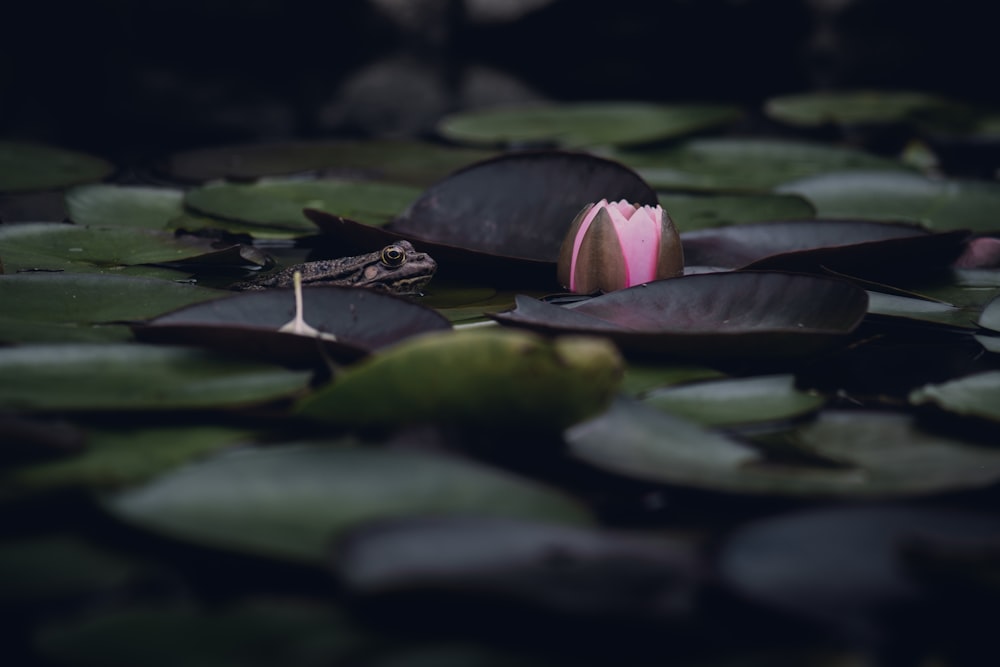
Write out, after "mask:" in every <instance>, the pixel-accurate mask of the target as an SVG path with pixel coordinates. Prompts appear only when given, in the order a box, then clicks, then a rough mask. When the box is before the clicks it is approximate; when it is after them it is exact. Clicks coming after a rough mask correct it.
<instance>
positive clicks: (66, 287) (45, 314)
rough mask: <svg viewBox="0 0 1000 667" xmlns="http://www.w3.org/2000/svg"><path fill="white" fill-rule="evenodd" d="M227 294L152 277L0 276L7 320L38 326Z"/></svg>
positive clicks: (138, 314)
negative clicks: (32, 323) (38, 324)
mask: <svg viewBox="0 0 1000 667" xmlns="http://www.w3.org/2000/svg"><path fill="white" fill-rule="evenodd" d="M227 294H229V292H225V291H222V290H214V289H208V288H205V287H197V286H195V285H187V284H181V283H175V282H171V281H168V280H156V279H152V278H129V277H126V276H107V275H98V274H67V273H22V274H16V275H0V312H2V313H3V317H4V318H5V319H8V318H9V319H10V320H17V321H24V322H39V323H52V324H55V323H73V324H104V323H109V322H129V321H134V320H144V319H148V318H150V317H155V316H157V315H160V314H162V313H165V312H167V311H170V310H175V309H177V308H181V307H182V306H188V305H191V304H194V303H200V302H203V301H209V300H211V299H218V298H219V297H223V296H226V295H227Z"/></svg>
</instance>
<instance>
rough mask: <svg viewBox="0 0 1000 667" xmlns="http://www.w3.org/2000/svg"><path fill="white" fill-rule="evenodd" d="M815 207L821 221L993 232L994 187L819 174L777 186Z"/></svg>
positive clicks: (901, 176)
mask: <svg viewBox="0 0 1000 667" xmlns="http://www.w3.org/2000/svg"><path fill="white" fill-rule="evenodd" d="M777 191H778V192H783V193H789V194H797V195H801V196H803V197H805V198H806V199H808V200H809V201H811V202H812V203H813V204H814V205H815V206H816V212H817V215H818V216H819V217H821V218H858V219H866V220H911V221H914V222H919V223H922V224H924V225H927V226H928V227H931V228H932V229H938V230H951V229H966V230H972V231H985V232H989V231H997V230H1000V223H998V222H997V219H996V215H994V211H996V210H997V209H998V207H1000V183H989V182H986V181H973V180H958V179H952V180H940V179H931V178H927V177H925V176H921V175H919V174H912V173H905V172H899V171H853V172H836V173H828V174H819V175H815V176H811V177H809V178H804V179H801V180H797V181H791V182H787V183H784V184H782V185H781V186H780V187H778V188H777Z"/></svg>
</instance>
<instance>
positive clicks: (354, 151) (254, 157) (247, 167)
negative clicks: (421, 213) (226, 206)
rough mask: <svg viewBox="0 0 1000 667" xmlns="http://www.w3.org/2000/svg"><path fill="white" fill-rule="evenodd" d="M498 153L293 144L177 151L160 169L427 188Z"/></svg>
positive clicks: (209, 176)
mask: <svg viewBox="0 0 1000 667" xmlns="http://www.w3.org/2000/svg"><path fill="white" fill-rule="evenodd" d="M491 155H492V152H488V151H482V150H476V149H471V148H457V147H454V146H444V145H441V144H434V143H429V142H423V141H400V140H367V141H308V142H306V141H291V142H280V143H266V144H242V145H234V146H222V147H219V148H204V149H198V150H192V151H185V152H182V153H175V154H173V155H171V156H170V157H169V158H167V159H166V160H165V161H164V164H163V165H161V168H160V171H162V172H164V173H165V174H166V175H168V176H170V177H172V178H175V179H177V180H180V181H184V182H188V183H205V182H208V181H217V180H231V181H237V182H247V181H251V180H255V179H258V178H260V177H262V176H281V175H291V174H300V173H303V172H313V173H317V174H319V175H320V176H323V177H339V178H366V179H372V180H383V181H388V182H391V183H403V184H407V185H416V186H426V185H430V184H431V183H433V182H434V181H436V180H438V179H439V178H443V177H444V176H446V175H448V174H449V173H451V172H453V171H455V170H456V169H459V168H461V167H464V166H465V165H468V164H472V163H473V162H477V161H479V160H484V159H486V158H488V157H490V156H491Z"/></svg>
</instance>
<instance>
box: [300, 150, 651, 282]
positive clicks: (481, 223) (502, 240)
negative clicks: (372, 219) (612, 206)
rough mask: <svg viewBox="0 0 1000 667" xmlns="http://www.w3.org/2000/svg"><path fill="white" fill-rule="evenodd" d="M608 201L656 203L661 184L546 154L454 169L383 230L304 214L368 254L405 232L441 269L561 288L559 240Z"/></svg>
mask: <svg viewBox="0 0 1000 667" xmlns="http://www.w3.org/2000/svg"><path fill="white" fill-rule="evenodd" d="M600 199H608V200H618V199H627V200H628V201H630V202H633V203H637V204H650V205H656V204H657V196H656V193H655V192H654V191H653V189H652V188H650V187H649V185H648V184H646V182H645V181H643V180H642V178H641V177H640V176H639V175H638V174H636V173H635V172H633V171H632V170H630V169H629V168H627V167H625V166H623V165H621V164H619V163H617V162H613V161H611V160H606V159H604V158H599V157H595V156H593V155H587V154H583V153H568V152H562V151H539V152H525V153H513V154H509V155H504V156H501V157H497V158H493V159H489V160H484V161H482V162H477V163H476V164H474V165H471V166H469V167H466V168H464V169H461V170H459V171H456V172H454V173H453V174H451V175H450V176H448V177H447V178H445V179H443V180H441V181H439V182H438V183H436V184H435V185H433V186H431V187H430V188H428V189H427V190H426V191H424V193H423V195H421V196H420V198H419V199H417V200H416V201H415V202H414V203H413V204H412V205H411V206H410V207H409V209H407V210H406V211H405V212H404V213H403V214H402V215H401V216H400V217H398V218H396V219H395V220H393V221H391V222H390V223H388V224H387V225H385V226H383V227H380V228H374V227H369V226H367V225H363V224H361V223H359V222H356V221H353V220H348V219H345V218H343V217H339V216H335V215H331V214H329V213H324V212H322V211H318V210H314V209H306V211H305V214H306V216H307V217H308V218H309V219H310V220H312V221H313V222H314V223H316V224H317V225H318V226H319V228H320V229H321V230H322V231H323V232H324V233H325V234H327V235H330V236H332V237H334V238H335V239H336V241H337V242H338V243H340V244H341V245H343V246H347V247H353V248H356V249H369V250H370V249H371V248H377V247H381V246H384V245H387V244H389V243H391V242H393V241H396V240H398V239H400V238H405V239H408V240H410V241H412V242H413V243H414V245H417V246H418V247H419V248H420V249H421V250H422V251H424V252H427V253H429V254H431V255H432V256H433V257H434V259H435V260H437V262H438V267H439V272H441V273H442V274H454V275H459V276H468V275H472V276H475V277H476V278H477V279H478V280H480V281H484V282H489V283H491V284H492V283H496V284H511V283H521V284H525V283H527V284H538V283H539V282H540V281H544V283H545V284H548V283H551V284H553V285H554V284H555V263H556V258H557V257H558V256H559V246H560V245H561V244H562V241H563V237H565V235H566V233H567V231H568V230H569V226H570V224H571V223H572V222H573V218H574V217H575V216H576V214H577V213H579V211H580V209H582V208H583V207H584V206H586V205H587V204H589V203H592V202H595V201H599V200H600Z"/></svg>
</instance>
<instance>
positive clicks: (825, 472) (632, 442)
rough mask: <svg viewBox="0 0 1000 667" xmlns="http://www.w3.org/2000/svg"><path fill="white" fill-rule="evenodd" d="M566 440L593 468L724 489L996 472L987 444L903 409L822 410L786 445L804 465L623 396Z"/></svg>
mask: <svg viewBox="0 0 1000 667" xmlns="http://www.w3.org/2000/svg"><path fill="white" fill-rule="evenodd" d="M566 438H567V441H568V443H569V447H570V451H571V452H572V453H573V455H574V456H575V457H577V458H579V459H581V460H583V461H586V462H588V463H590V464H592V465H594V466H597V467H600V468H604V469H607V470H610V471H612V472H616V473H619V474H622V475H626V476H629V477H634V478H637V479H641V480H646V481H653V482H660V483H664V484H671V485H676V486H684V487H694V488H702V489H713V490H716V491H722V492H729V493H749V494H771V495H791V496H843V497H895V496H910V495H917V494H928V493H939V492H944V491H953V490H957V489H971V488H977V487H982V486H986V485H989V484H992V483H995V482H996V481H997V480H1000V452H998V451H997V450H996V449H991V448H988V447H982V446H979V445H975V444H972V443H969V442H964V441H961V440H958V439H954V438H949V437H947V436H939V435H935V434H931V433H928V432H924V431H921V430H919V429H918V428H916V426H915V425H914V424H913V420H912V418H911V417H910V416H908V415H904V414H894V413H877V412H870V413H869V412H850V411H843V412H825V413H821V414H820V415H819V417H818V418H817V420H816V421H815V422H812V423H810V424H808V425H806V426H804V427H801V428H800V429H799V430H798V431H796V432H794V434H793V436H792V443H791V444H790V449H791V451H794V452H797V453H798V454H797V455H798V457H799V458H800V459H801V457H802V456H803V455H808V456H809V457H810V458H811V459H812V460H813V461H814V462H815V464H813V465H809V464H804V463H789V462H786V461H782V460H768V457H766V456H765V454H764V453H763V452H762V451H761V450H757V449H755V448H752V447H750V446H749V445H747V444H743V443H741V442H738V441H735V440H732V439H729V438H726V437H724V436H723V435H721V434H719V433H716V432H713V431H710V430H707V429H706V428H705V427H701V426H698V425H696V424H694V423H692V422H688V421H686V420H683V419H681V418H679V417H674V416H672V415H668V414H666V413H663V412H660V411H658V410H655V409H653V408H651V407H649V406H645V405H642V404H639V403H632V402H628V403H626V402H621V403H619V404H617V405H616V407H615V409H613V410H610V411H608V412H607V413H604V414H603V415H600V416H598V417H596V418H594V419H592V420H590V421H587V422H584V423H582V424H578V425H576V426H574V427H572V428H570V429H569V430H568V431H567V433H566ZM765 451H766V450H765Z"/></svg>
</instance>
